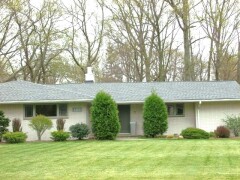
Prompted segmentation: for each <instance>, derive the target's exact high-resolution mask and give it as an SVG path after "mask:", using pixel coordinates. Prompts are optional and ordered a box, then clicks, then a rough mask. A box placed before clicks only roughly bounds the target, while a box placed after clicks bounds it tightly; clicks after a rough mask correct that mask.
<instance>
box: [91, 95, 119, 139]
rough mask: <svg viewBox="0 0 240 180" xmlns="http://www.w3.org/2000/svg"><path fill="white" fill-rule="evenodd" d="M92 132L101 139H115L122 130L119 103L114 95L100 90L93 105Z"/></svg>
mask: <svg viewBox="0 0 240 180" xmlns="http://www.w3.org/2000/svg"><path fill="white" fill-rule="evenodd" d="M91 120H92V132H93V134H94V135H95V137H96V138H97V139H99V140H104V139H108V140H112V139H115V138H116V136H117V134H118V133H119V131H120V122H119V117H118V109H117V104H116V103H115V101H114V100H113V99H112V97H111V96H110V95H109V94H107V93H105V92H103V91H100V92H99V93H97V95H96V97H95V98H94V100H93V102H92V107H91Z"/></svg>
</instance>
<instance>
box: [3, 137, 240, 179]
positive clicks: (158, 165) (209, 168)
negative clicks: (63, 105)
mask: <svg viewBox="0 0 240 180" xmlns="http://www.w3.org/2000/svg"><path fill="white" fill-rule="evenodd" d="M0 179H4V180H5V179H24V180H25V179H240V140H160V139H154V140H151V139H150V140H149V139H146V140H126V141H122V140H121V141H120V140H118V141H67V142H42V143H41V142H33V143H25V144H0Z"/></svg>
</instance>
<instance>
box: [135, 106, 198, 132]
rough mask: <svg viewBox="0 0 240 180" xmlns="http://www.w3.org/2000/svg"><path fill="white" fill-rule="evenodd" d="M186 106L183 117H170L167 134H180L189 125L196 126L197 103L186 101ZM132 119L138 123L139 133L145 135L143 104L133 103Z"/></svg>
mask: <svg viewBox="0 0 240 180" xmlns="http://www.w3.org/2000/svg"><path fill="white" fill-rule="evenodd" d="M184 108H185V109H184V111H185V115H184V116H183V117H169V118H168V131H167V132H166V134H180V133H181V131H182V130H183V129H185V128H187V127H196V125H195V104H194V103H186V104H185V105H184ZM131 121H135V122H136V124H137V128H136V129H137V132H136V133H137V135H143V104H132V105H131Z"/></svg>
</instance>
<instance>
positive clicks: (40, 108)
mask: <svg viewBox="0 0 240 180" xmlns="http://www.w3.org/2000/svg"><path fill="white" fill-rule="evenodd" d="M24 111H25V113H24V115H25V117H26V118H29V117H33V116H35V115H39V114H42V115H45V116H48V117H62V116H67V115H68V110H67V104H37V105H25V106H24Z"/></svg>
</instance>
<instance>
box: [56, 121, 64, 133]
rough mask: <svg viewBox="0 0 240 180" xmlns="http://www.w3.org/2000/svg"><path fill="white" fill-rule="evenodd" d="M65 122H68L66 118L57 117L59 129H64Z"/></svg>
mask: <svg viewBox="0 0 240 180" xmlns="http://www.w3.org/2000/svg"><path fill="white" fill-rule="evenodd" d="M65 122H66V120H65V119H62V118H59V119H57V121H56V124H57V130H58V131H64V125H65Z"/></svg>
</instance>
